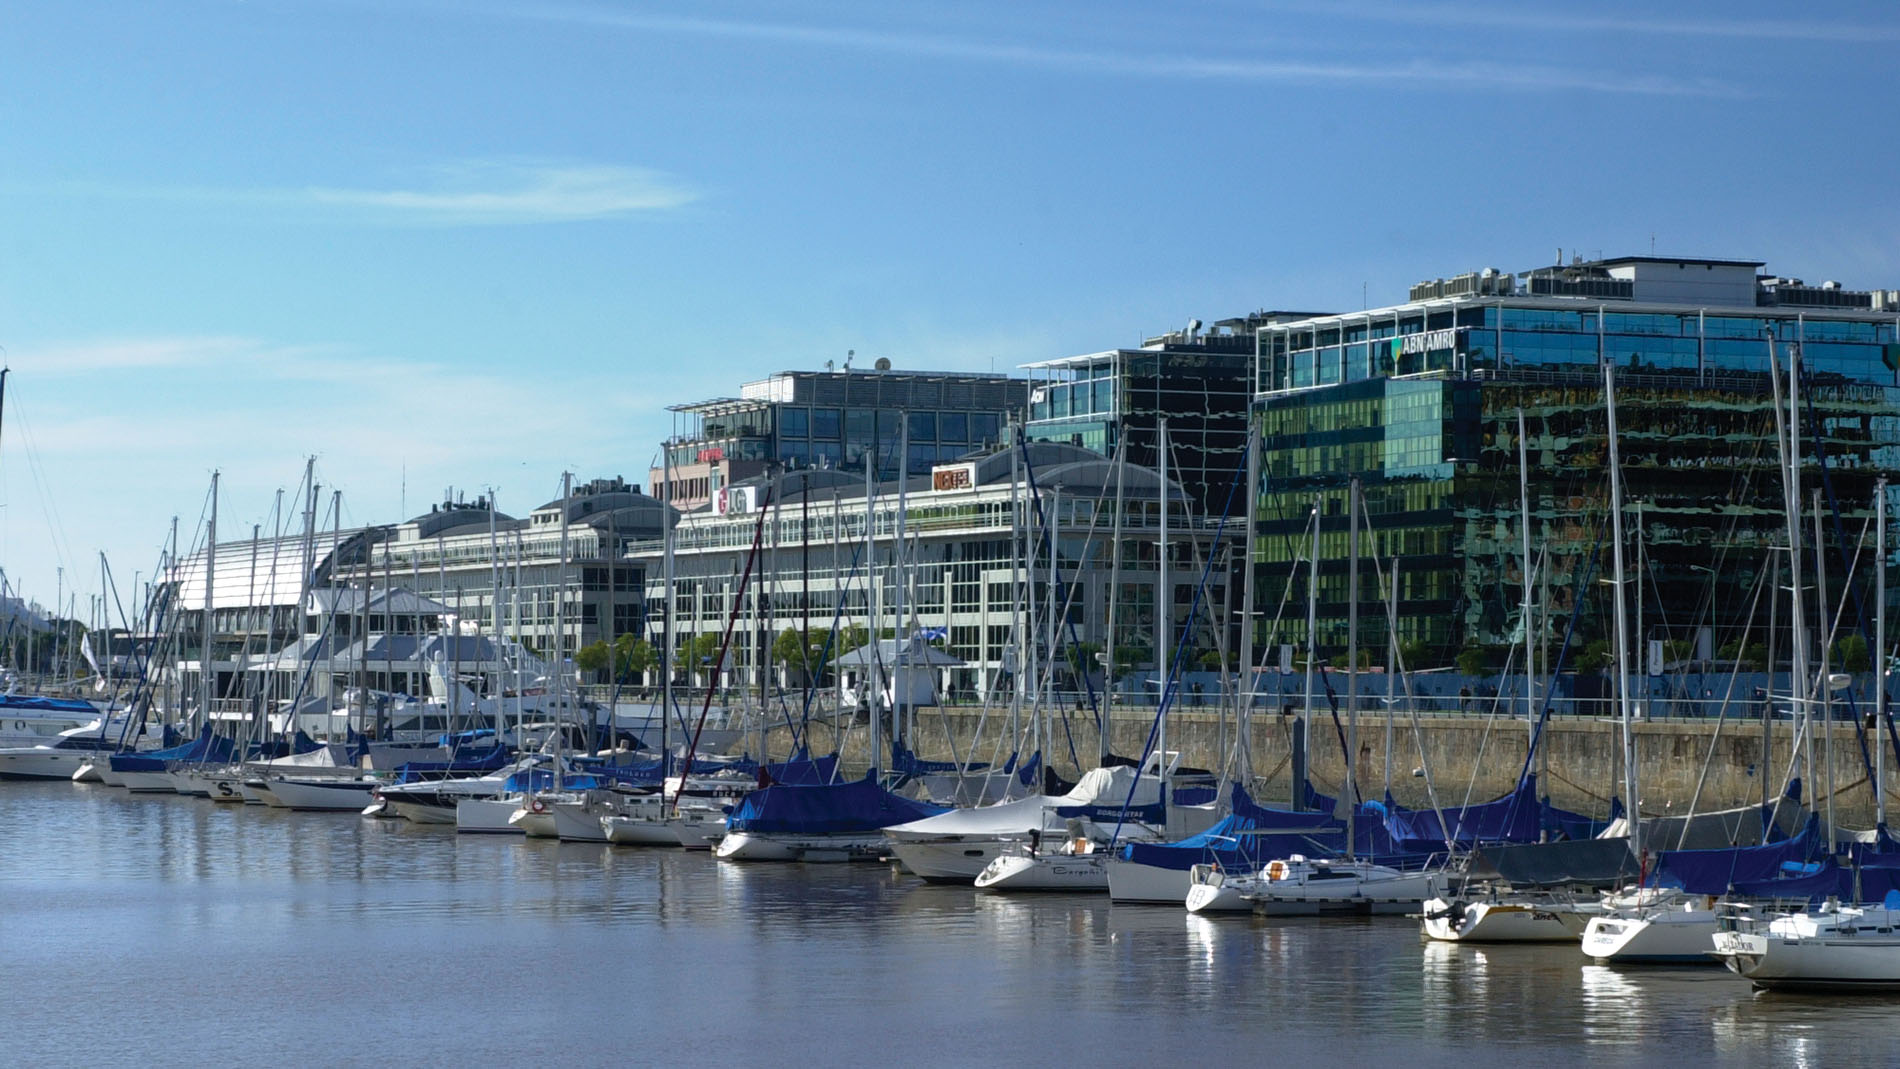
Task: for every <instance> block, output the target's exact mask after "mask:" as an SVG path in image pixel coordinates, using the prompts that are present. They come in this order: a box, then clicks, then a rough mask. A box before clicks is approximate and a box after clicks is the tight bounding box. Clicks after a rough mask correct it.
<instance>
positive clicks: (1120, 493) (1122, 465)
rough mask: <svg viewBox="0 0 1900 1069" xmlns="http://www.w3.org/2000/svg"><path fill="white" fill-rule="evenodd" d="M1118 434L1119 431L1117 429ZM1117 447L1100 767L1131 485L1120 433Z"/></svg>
mask: <svg viewBox="0 0 1900 1069" xmlns="http://www.w3.org/2000/svg"><path fill="white" fill-rule="evenodd" d="M1118 431H1119V428H1118ZM1117 438H1118V440H1117V441H1116V443H1115V523H1114V533H1113V534H1112V535H1111V536H1110V539H1109V547H1108V633H1107V634H1106V635H1104V636H1102V650H1103V654H1102V726H1101V730H1100V731H1099V732H1098V734H1099V735H1100V738H1099V739H1098V740H1097V741H1098V742H1099V743H1100V745H1099V746H1098V747H1097V750H1098V751H1099V752H1098V754H1097V755H1096V762H1095V763H1096V764H1097V765H1106V764H1107V763H1108V754H1109V737H1110V729H1111V727H1112V726H1113V724H1114V709H1115V697H1114V695H1115V625H1116V622H1117V614H1118V612H1119V610H1120V608H1121V589H1122V508H1123V504H1124V500H1125V498H1126V496H1127V494H1126V484H1127V481H1128V441H1127V438H1126V437H1125V436H1124V435H1122V434H1120V433H1118V434H1117Z"/></svg>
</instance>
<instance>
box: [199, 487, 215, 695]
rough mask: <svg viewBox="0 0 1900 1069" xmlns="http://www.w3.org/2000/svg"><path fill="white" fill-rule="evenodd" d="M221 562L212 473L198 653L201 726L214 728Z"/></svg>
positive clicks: (206, 529) (206, 527)
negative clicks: (214, 623) (215, 603)
mask: <svg viewBox="0 0 1900 1069" xmlns="http://www.w3.org/2000/svg"><path fill="white" fill-rule="evenodd" d="M217 560H218V473H217V472H216V471H213V472H212V473H211V514H210V518H209V520H208V521H207V522H206V524H205V618H204V628H203V630H204V634H203V636H202V638H201V639H200V641H201V642H202V643H203V645H202V647H201V648H200V649H199V651H198V715H199V717H200V718H201V723H200V725H199V727H200V728H201V729H202V728H206V727H209V726H210V725H211V587H212V582H213V580H214V578H215V577H216V575H217V570H218V568H217Z"/></svg>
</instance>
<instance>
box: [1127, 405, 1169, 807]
mask: <svg viewBox="0 0 1900 1069" xmlns="http://www.w3.org/2000/svg"><path fill="white" fill-rule="evenodd" d="M1155 422H1156V424H1157V436H1156V449H1155V455H1156V456H1157V457H1158V458H1159V459H1158V460H1157V461H1156V463H1155V471H1156V474H1157V475H1158V476H1159V477H1160V493H1161V532H1160V537H1159V540H1158V546H1159V550H1160V551H1159V552H1158V553H1157V554H1156V556H1155V674H1156V675H1157V676H1159V677H1160V680H1159V682H1158V683H1157V684H1156V690H1155V709H1156V712H1155V721H1156V725H1157V726H1156V731H1157V733H1158V734H1157V739H1158V744H1157V747H1156V752H1157V753H1158V754H1160V755H1161V765H1160V767H1161V768H1163V769H1165V768H1167V764H1168V718H1167V717H1166V716H1163V715H1162V714H1161V708H1162V706H1163V705H1164V704H1165V703H1166V702H1167V700H1168V644H1169V643H1170V642H1172V641H1173V640H1174V598H1173V596H1172V595H1173V593H1174V592H1173V590H1171V589H1170V587H1169V583H1168V498H1169V497H1170V496H1171V495H1170V494H1169V493H1168V417H1166V416H1162V417H1161V418H1160V419H1158V420H1156V421H1155ZM1135 775H1136V776H1140V775H1141V770H1140V769H1136V770H1135Z"/></svg>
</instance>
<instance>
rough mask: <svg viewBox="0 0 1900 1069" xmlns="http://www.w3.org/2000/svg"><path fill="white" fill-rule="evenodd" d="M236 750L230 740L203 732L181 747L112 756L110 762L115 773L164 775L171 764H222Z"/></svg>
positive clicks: (229, 758) (207, 729)
mask: <svg viewBox="0 0 1900 1069" xmlns="http://www.w3.org/2000/svg"><path fill="white" fill-rule="evenodd" d="M235 750H236V747H235V746H234V745H233V744H232V742H231V740H230V739H227V738H224V737H222V736H219V735H214V734H212V733H211V729H210V728H206V729H205V730H204V733H203V734H201V735H199V736H198V737H197V738H195V739H193V740H191V741H190V742H188V743H185V744H184V745H182V746H173V747H170V748H169V749H164V750H152V751H150V752H147V753H115V754H113V755H112V757H111V758H110V759H109V762H110V764H111V766H112V771H114V772H164V771H167V770H169V769H170V768H171V767H172V765H173V764H187V765H204V764H222V763H227V762H229V761H230V760H231V754H232V753H233V752H235Z"/></svg>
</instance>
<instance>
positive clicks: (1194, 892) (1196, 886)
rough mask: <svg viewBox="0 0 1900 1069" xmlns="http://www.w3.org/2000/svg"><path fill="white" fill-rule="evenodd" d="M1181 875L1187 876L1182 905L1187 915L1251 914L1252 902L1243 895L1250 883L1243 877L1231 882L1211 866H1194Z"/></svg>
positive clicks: (1223, 873)
mask: <svg viewBox="0 0 1900 1069" xmlns="http://www.w3.org/2000/svg"><path fill="white" fill-rule="evenodd" d="M1183 875H1185V876H1187V884H1188V887H1187V892H1186V894H1184V895H1183V896H1182V904H1184V905H1185V906H1187V911H1188V912H1189V913H1252V912H1253V903H1252V902H1250V901H1248V900H1247V896H1246V894H1245V892H1246V890H1247V889H1248V887H1249V886H1250V885H1251V881H1249V880H1247V879H1246V878H1244V877H1243V878H1239V879H1231V880H1230V879H1228V878H1227V874H1226V873H1225V872H1223V871H1222V870H1220V869H1218V868H1215V867H1214V866H1212V865H1196V866H1194V867H1193V868H1192V869H1190V870H1188V871H1187V872H1186V873H1184V874H1183Z"/></svg>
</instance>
